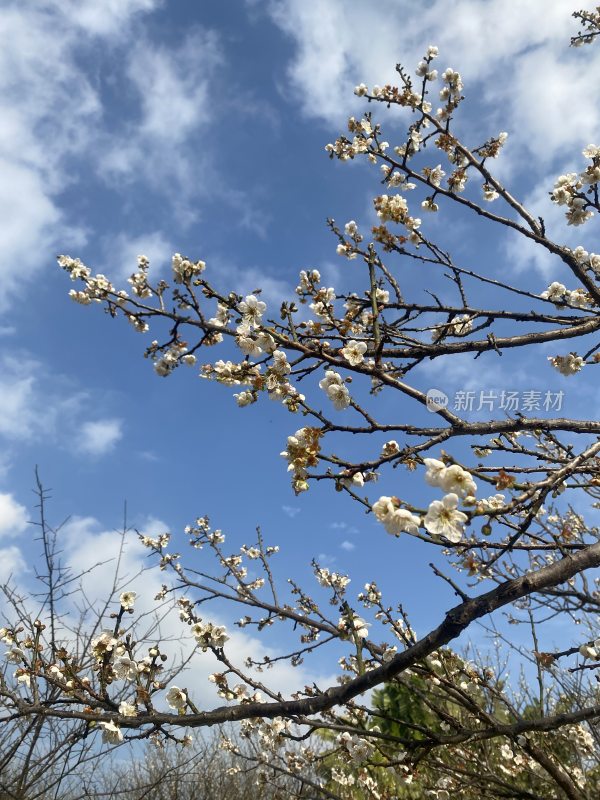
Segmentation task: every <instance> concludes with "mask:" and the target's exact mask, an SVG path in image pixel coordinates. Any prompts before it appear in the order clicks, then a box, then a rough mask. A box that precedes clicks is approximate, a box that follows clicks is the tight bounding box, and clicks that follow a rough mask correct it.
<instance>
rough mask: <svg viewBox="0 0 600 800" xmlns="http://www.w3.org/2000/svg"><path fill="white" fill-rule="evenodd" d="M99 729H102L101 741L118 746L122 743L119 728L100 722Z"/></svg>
mask: <svg viewBox="0 0 600 800" xmlns="http://www.w3.org/2000/svg"><path fill="white" fill-rule="evenodd" d="M100 727H101V728H104V730H103V731H102V741H103V742H105V743H106V744H119V743H120V742H122V741H123V734H122V733H121V728H119V726H118V725H117V724H116V723H115V722H113V721H112V720H111V721H110V722H101V723H100Z"/></svg>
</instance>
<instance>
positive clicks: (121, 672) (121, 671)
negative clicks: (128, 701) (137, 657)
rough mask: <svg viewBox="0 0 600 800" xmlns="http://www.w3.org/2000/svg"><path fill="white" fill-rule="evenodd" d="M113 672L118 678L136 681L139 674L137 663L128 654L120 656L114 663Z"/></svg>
mask: <svg viewBox="0 0 600 800" xmlns="http://www.w3.org/2000/svg"><path fill="white" fill-rule="evenodd" d="M113 672H114V674H115V677H116V678H117V680H120V681H134V680H135V679H136V677H137V674H138V668H137V663H136V662H135V661H134V660H133V659H131V658H129V657H128V656H119V657H118V658H116V659H115V662H114V664H113Z"/></svg>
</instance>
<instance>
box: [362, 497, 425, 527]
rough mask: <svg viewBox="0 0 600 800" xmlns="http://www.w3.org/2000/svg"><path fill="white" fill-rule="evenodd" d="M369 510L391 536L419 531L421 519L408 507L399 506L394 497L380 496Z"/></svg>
mask: <svg viewBox="0 0 600 800" xmlns="http://www.w3.org/2000/svg"><path fill="white" fill-rule="evenodd" d="M371 510H372V511H373V513H374V514H375V516H376V518H377V519H378V520H379V522H381V523H382V524H383V527H384V528H385V529H386V531H387V532H388V533H389V534H391V535H392V536H399V535H400V534H401V533H412V534H416V533H418V532H419V525H420V524H421V519H420V518H419V517H417V516H416V515H415V514H413V513H412V512H410V511H409V510H408V509H406V508H399V507H398V500H397V499H396V498H395V497H386V496H383V497H380V498H379V500H377V502H376V503H374V504H373V506H372V507H371Z"/></svg>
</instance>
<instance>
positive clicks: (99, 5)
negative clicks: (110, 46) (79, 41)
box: [49, 0, 163, 36]
mask: <svg viewBox="0 0 600 800" xmlns="http://www.w3.org/2000/svg"><path fill="white" fill-rule="evenodd" d="M162 2H163V0H51V2H50V3H49V6H50V7H53V8H55V9H56V10H58V11H59V12H61V13H63V14H65V15H66V16H68V18H69V19H70V20H71V21H72V22H73V23H75V24H76V25H78V26H79V27H80V28H82V29H83V30H84V31H85V32H86V33H89V34H92V35H99V36H115V34H121V35H122V34H123V29H124V27H126V26H127V25H128V24H129V23H130V22H131V21H132V18H133V17H135V16H137V15H138V14H140V13H141V12H146V13H147V12H149V11H153V10H154V9H155V8H158V7H159V6H161V5H162Z"/></svg>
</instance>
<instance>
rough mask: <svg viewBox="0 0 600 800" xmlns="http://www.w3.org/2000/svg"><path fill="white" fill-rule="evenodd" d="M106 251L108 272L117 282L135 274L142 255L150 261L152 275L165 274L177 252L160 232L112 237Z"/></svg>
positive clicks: (107, 243)
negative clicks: (118, 279)
mask: <svg viewBox="0 0 600 800" xmlns="http://www.w3.org/2000/svg"><path fill="white" fill-rule="evenodd" d="M105 250H106V257H105V259H104V261H106V263H107V266H106V272H107V273H108V274H110V276H111V278H113V279H115V280H116V279H117V278H121V279H122V280H124V279H126V278H128V277H129V276H130V275H131V274H132V273H133V272H135V271H136V269H137V257H138V256H140V255H144V256H146V257H147V258H148V259H149V260H150V271H151V275H152V276H154V277H156V275H157V274H158V273H161V272H164V270H165V266H166V265H167V264H170V263H171V256H172V255H173V253H174V252H175V249H173V245H172V244H170V243H169V241H168V240H167V239H166V237H165V236H164V234H163V233H161V232H160V231H151V232H148V233H141V234H139V235H137V236H130V235H128V234H126V233H120V234H118V235H117V236H111V237H110V240H107V242H106V245H105ZM109 265H110V266H109ZM103 269H104V268H103ZM151 280H154V278H151ZM126 288H127V287H126Z"/></svg>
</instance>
